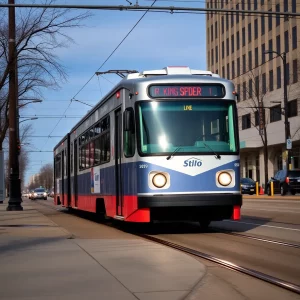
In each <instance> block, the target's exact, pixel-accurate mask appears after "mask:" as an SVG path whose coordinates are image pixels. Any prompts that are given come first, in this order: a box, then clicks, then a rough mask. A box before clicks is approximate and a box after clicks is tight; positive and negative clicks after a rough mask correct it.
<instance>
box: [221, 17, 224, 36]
mask: <svg viewBox="0 0 300 300" xmlns="http://www.w3.org/2000/svg"><path fill="white" fill-rule="evenodd" d="M221 30H222V34H223V33H224V17H222V19H221Z"/></svg>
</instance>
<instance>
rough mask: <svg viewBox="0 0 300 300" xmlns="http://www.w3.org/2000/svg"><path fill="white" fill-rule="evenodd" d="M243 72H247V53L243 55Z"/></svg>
mask: <svg viewBox="0 0 300 300" xmlns="http://www.w3.org/2000/svg"><path fill="white" fill-rule="evenodd" d="M243 73H246V55H245V54H244V55H243Z"/></svg>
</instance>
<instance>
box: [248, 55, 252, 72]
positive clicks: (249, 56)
mask: <svg viewBox="0 0 300 300" xmlns="http://www.w3.org/2000/svg"><path fill="white" fill-rule="evenodd" d="M248 59H249V71H250V70H252V51H249V52H248Z"/></svg>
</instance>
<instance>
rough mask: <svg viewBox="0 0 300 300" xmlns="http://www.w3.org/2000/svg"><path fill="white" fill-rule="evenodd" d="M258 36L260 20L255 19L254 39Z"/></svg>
mask: <svg viewBox="0 0 300 300" xmlns="http://www.w3.org/2000/svg"><path fill="white" fill-rule="evenodd" d="M257 38H258V20H257V19H255V20H254V39H257Z"/></svg>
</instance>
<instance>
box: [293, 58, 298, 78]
mask: <svg viewBox="0 0 300 300" xmlns="http://www.w3.org/2000/svg"><path fill="white" fill-rule="evenodd" d="M297 65H298V63H297V59H294V60H293V83H296V82H298V66H297Z"/></svg>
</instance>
